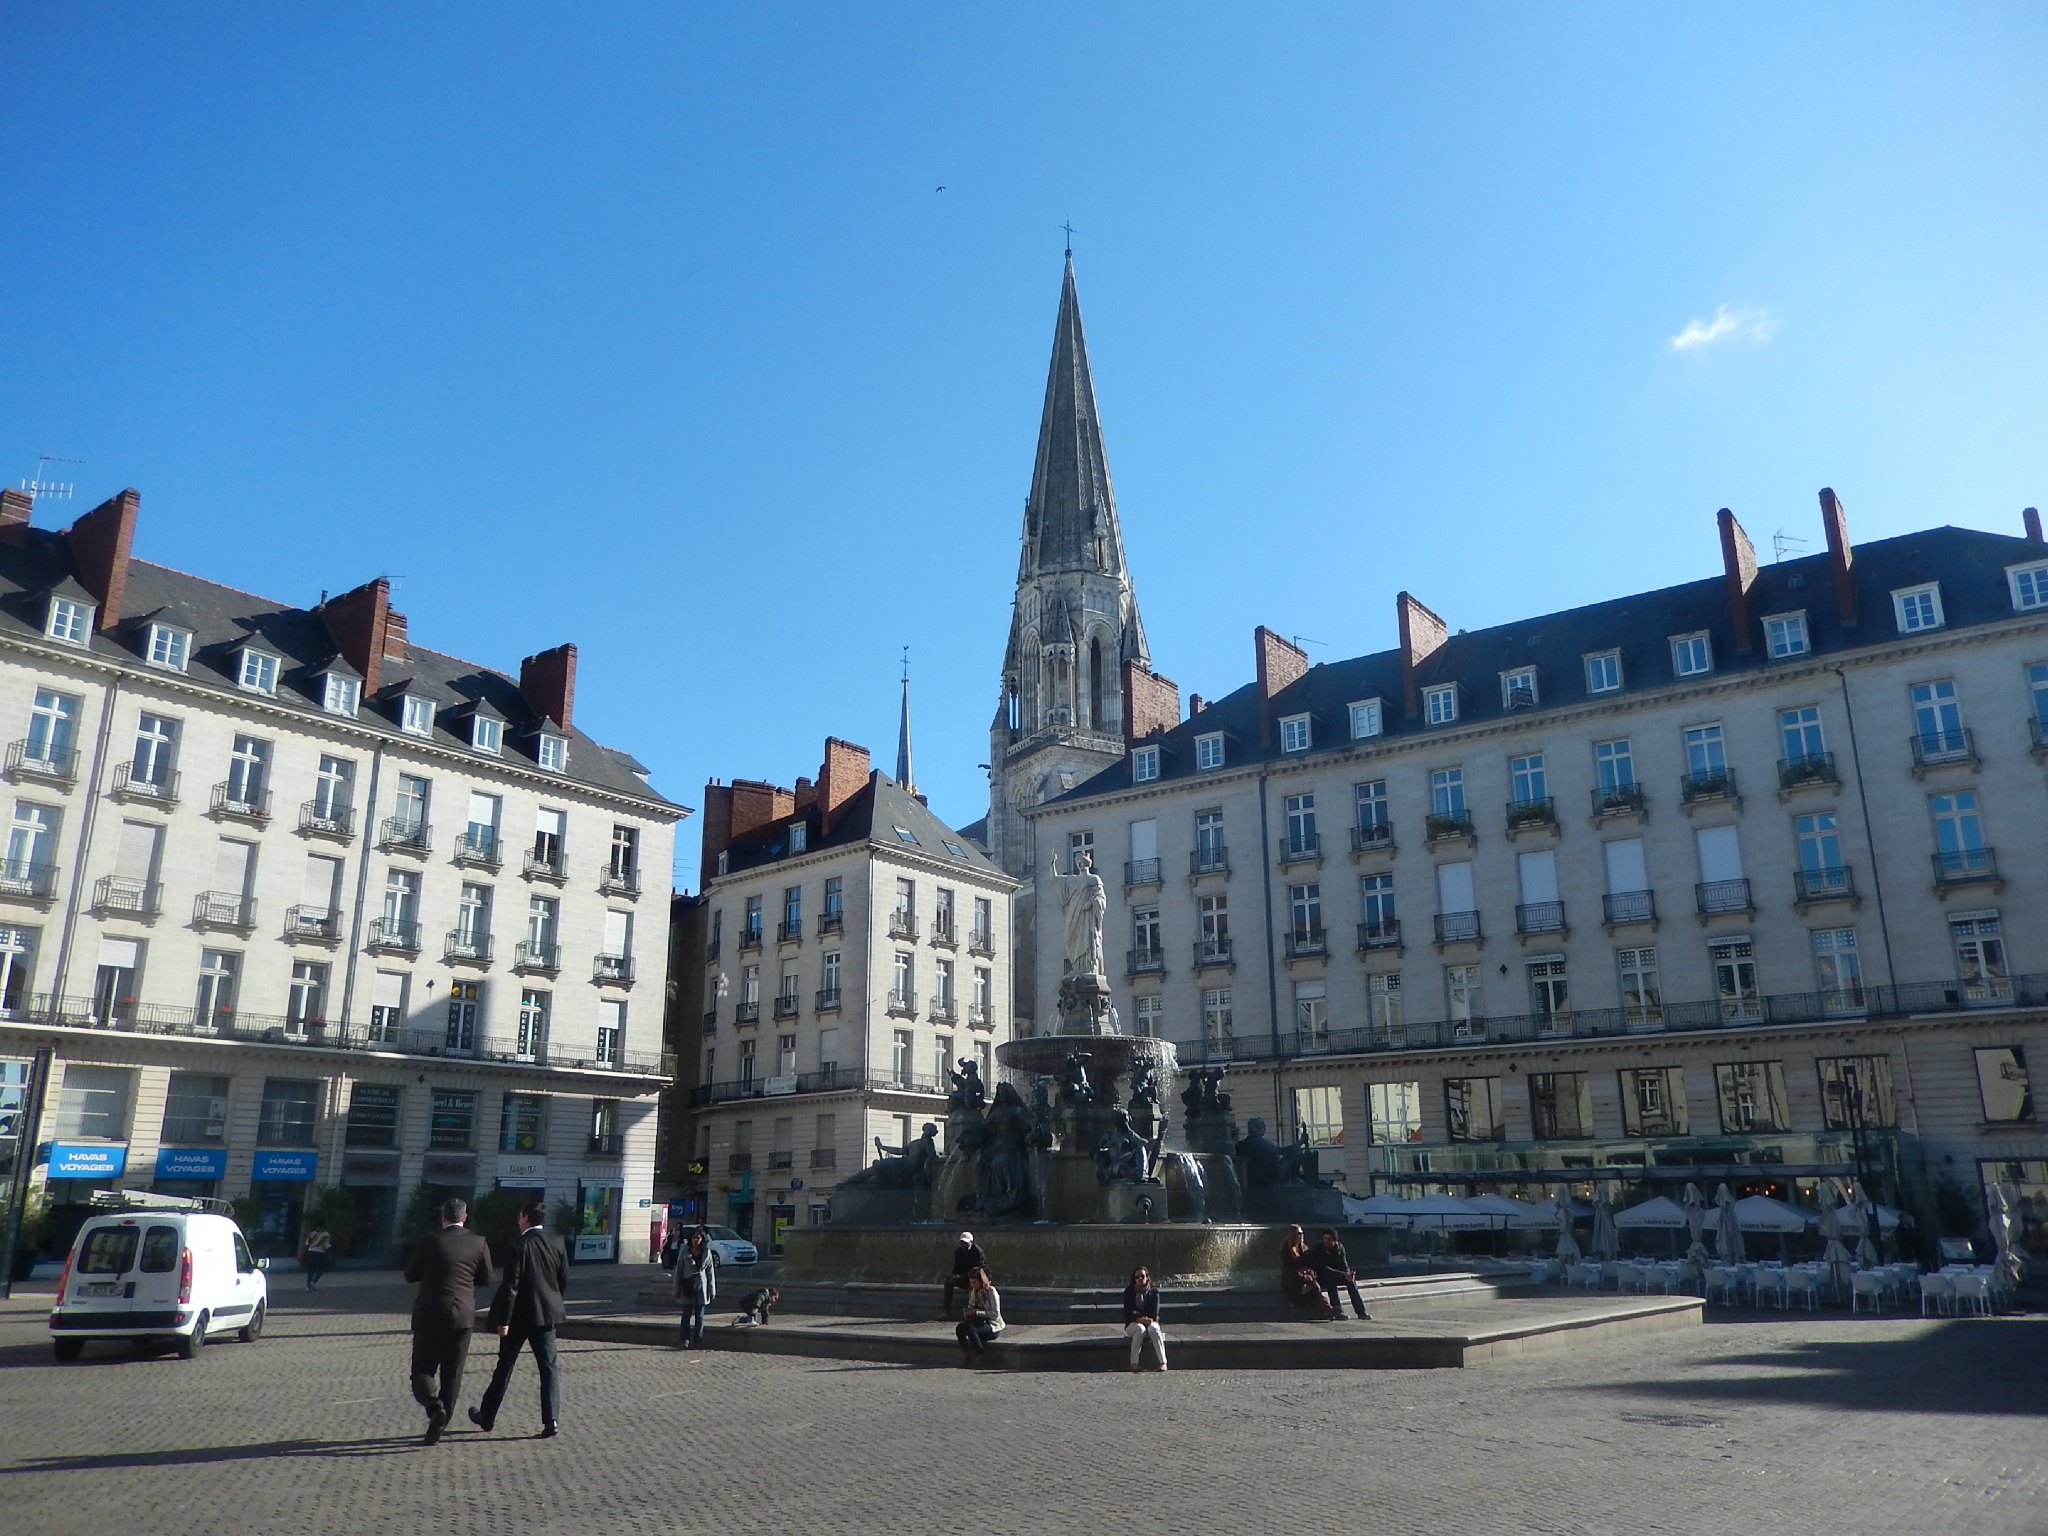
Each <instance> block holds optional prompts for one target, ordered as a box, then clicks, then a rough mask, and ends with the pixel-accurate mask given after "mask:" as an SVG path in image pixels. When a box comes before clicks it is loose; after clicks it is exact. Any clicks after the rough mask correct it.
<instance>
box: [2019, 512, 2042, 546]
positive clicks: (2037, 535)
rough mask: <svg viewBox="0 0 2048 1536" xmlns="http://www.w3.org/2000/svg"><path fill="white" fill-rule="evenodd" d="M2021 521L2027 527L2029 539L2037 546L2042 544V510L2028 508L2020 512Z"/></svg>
mask: <svg viewBox="0 0 2048 1536" xmlns="http://www.w3.org/2000/svg"><path fill="white" fill-rule="evenodd" d="M2020 521H2021V522H2022V523H2023V524H2025V525H2026V530H2027V537H2028V538H2029V539H2032V540H2033V541H2034V542H2035V543H2036V544H2038V543H2040V542H2041V509H2040V508H2039V507H2026V508H2023V509H2022V510H2021V512H2020Z"/></svg>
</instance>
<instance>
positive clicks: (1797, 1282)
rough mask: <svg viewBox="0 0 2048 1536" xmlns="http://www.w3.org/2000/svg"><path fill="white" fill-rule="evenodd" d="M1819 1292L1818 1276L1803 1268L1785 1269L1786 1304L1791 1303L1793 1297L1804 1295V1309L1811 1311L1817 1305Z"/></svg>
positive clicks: (1789, 1304)
mask: <svg viewBox="0 0 2048 1536" xmlns="http://www.w3.org/2000/svg"><path fill="white" fill-rule="evenodd" d="M1819 1294H1820V1276H1818V1275H1815V1274H1812V1273H1810V1272H1809V1271H1807V1270H1803V1269H1788V1270H1786V1271H1785V1305H1786V1306H1788V1307H1789V1306H1791V1305H1792V1298H1793V1297H1795V1296H1804V1297H1805V1298H1806V1310H1807V1311H1809V1312H1811V1311H1812V1310H1813V1309H1814V1307H1815V1306H1816V1305H1817V1298H1818V1297H1819Z"/></svg>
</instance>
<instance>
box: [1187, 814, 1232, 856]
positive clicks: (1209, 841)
mask: <svg viewBox="0 0 2048 1536" xmlns="http://www.w3.org/2000/svg"><path fill="white" fill-rule="evenodd" d="M1228 859H1229V853H1228V850H1226V849H1225V847H1224V845H1223V813H1222V812H1221V811H1197V812H1195V868H1196V869H1197V870H1205V869H1222V868H1225V867H1226V865H1227V862H1228Z"/></svg>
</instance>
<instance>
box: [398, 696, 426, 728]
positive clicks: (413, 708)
mask: <svg viewBox="0 0 2048 1536" xmlns="http://www.w3.org/2000/svg"><path fill="white" fill-rule="evenodd" d="M398 728H399V729H400V730H401V731H404V732H405V734H406V735H408V736H431V735H433V734H434V701H433V700H432V699H430V698H427V697H426V696H425V695H424V694H418V693H408V694H405V695H403V696H401V697H400V699H399V701H398Z"/></svg>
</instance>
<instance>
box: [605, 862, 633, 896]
mask: <svg viewBox="0 0 2048 1536" xmlns="http://www.w3.org/2000/svg"><path fill="white" fill-rule="evenodd" d="M597 888H598V889H599V890H600V891H603V892H604V893H605V894H606V895H607V896H638V895H639V894H640V871H639V870H637V869H621V868H619V866H618V865H616V864H607V865H605V867H604V873H603V874H601V875H599V876H598V877H597Z"/></svg>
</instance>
